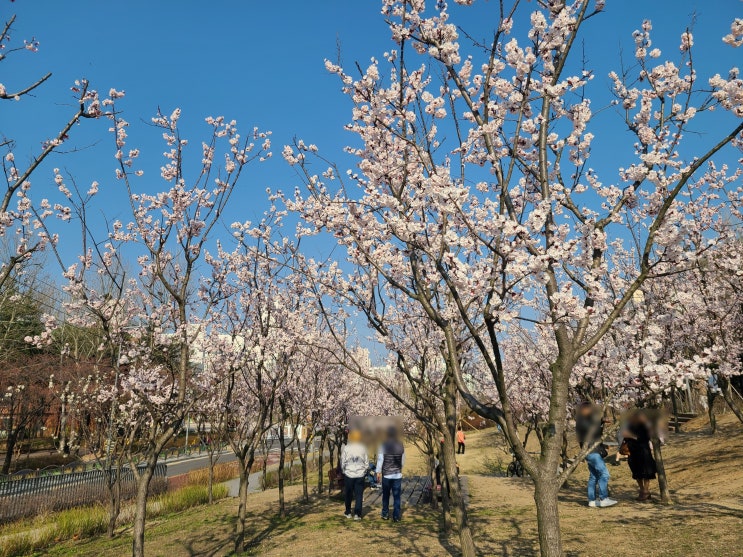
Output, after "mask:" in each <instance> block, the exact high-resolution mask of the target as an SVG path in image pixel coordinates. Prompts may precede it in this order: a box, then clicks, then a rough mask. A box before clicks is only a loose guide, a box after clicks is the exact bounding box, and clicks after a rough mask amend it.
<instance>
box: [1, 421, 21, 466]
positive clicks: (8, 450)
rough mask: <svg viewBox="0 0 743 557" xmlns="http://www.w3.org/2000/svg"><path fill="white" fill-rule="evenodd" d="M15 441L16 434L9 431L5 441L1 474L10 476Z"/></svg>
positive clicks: (16, 438)
mask: <svg viewBox="0 0 743 557" xmlns="http://www.w3.org/2000/svg"><path fill="white" fill-rule="evenodd" d="M17 440H18V433H17V432H16V431H14V430H11V432H10V433H9V434H8V439H7V440H6V441H5V460H3V469H2V471H0V473H2V474H10V465H11V464H12V463H13V451H14V450H15V444H16V441H17Z"/></svg>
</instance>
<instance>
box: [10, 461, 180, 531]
mask: <svg viewBox="0 0 743 557" xmlns="http://www.w3.org/2000/svg"><path fill="white" fill-rule="evenodd" d="M80 466H81V465H77V466H65V467H61V468H57V469H56V473H55V472H54V471H53V470H50V469H45V470H37V471H30V470H25V471H22V472H18V473H16V474H12V475H10V476H0V523H3V522H9V521H11V520H16V519H18V518H23V517H27V516H34V515H37V514H40V513H44V512H50V511H58V510H62V509H69V508H71V507H76V506H80V505H90V504H92V503H105V502H107V501H108V500H109V490H108V487H107V485H108V481H109V478H107V474H106V472H105V471H104V470H102V469H100V468H93V469H86V467H85V466H84V465H83V466H82V469H80ZM120 472H121V477H120V482H121V499H122V500H126V499H131V498H132V497H134V496H135V494H136V491H137V482H136V479H135V477H134V473H133V471H132V470H131V469H130V468H128V467H125V468H122V469H121V471H120ZM166 472H167V466H166V465H165V464H162V463H160V464H158V465H157V466H156V467H155V473H154V475H153V477H152V483H151V484H150V493H151V494H156V493H162V492H164V491H166V490H167V487H168V479H167V477H166ZM111 473H112V474H115V473H116V471H115V470H113V471H112V472H111Z"/></svg>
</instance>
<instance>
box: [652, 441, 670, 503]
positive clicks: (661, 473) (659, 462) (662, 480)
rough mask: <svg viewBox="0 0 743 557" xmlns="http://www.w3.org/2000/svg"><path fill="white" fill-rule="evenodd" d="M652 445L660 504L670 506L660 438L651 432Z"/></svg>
mask: <svg viewBox="0 0 743 557" xmlns="http://www.w3.org/2000/svg"><path fill="white" fill-rule="evenodd" d="M651 443H652V444H653V455H654V457H655V466H656V470H657V475H658V488H659V489H660V502H661V503H663V504H664V505H672V504H673V500H672V499H671V491H670V490H669V489H668V477H667V476H666V467H665V465H664V464H663V451H662V450H661V444H660V438H659V437H658V433H657V432H655V431H654V432H653V435H652V437H651Z"/></svg>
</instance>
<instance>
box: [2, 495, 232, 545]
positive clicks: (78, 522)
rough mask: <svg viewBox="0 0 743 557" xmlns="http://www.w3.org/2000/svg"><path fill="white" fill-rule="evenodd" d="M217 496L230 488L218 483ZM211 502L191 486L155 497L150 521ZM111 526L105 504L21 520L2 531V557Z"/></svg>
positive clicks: (149, 508)
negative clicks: (41, 517)
mask: <svg viewBox="0 0 743 557" xmlns="http://www.w3.org/2000/svg"><path fill="white" fill-rule="evenodd" d="M213 495H214V500H215V501H216V500H219V499H224V498H225V497H227V486H226V485H224V484H215V485H214V488H213ZM208 502H209V492H208V490H207V487H206V486H203V485H189V486H186V487H183V488H181V489H179V490H177V491H173V492H170V493H164V494H162V495H158V496H157V497H153V498H152V499H151V500H150V501H148V502H147V518H148V519H149V518H155V517H157V516H163V515H170V514H175V513H179V512H182V511H185V510H186V509H190V508H193V507H199V506H202V505H206V504H207V503H208ZM130 510H131V509H130ZM132 514H133V513H132V512H130V515H132ZM107 527H108V511H107V510H106V508H105V507H103V506H102V505H95V506H91V507H78V508H74V509H68V510H65V511H60V512H57V513H53V514H51V515H48V516H46V517H43V519H35V520H33V521H30V520H24V521H20V522H18V523H15V524H10V525H7V526H5V527H3V529H2V530H1V531H0V557H18V556H20V555H28V554H32V553H34V552H35V551H39V550H43V549H44V548H47V547H49V546H51V545H53V544H56V543H58V542H64V541H69V540H82V539H86V538H92V537H94V536H98V535H100V534H103V533H105V532H106V529H107Z"/></svg>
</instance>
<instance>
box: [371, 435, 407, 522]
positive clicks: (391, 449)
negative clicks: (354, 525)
mask: <svg viewBox="0 0 743 557" xmlns="http://www.w3.org/2000/svg"><path fill="white" fill-rule="evenodd" d="M403 466H405V447H403V444H402V443H401V442H400V440H399V439H398V436H397V429H396V428H394V427H391V428H390V429H389V430H388V431H387V440H386V441H385V442H384V443H382V445H381V446H380V447H379V452H377V478H379V477H380V476H381V478H382V519H383V520H388V519H389V513H390V493H392V498H393V506H392V521H393V522H400V518H401V517H402V516H401V513H402V505H401V501H400V497H401V496H402V469H403Z"/></svg>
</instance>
